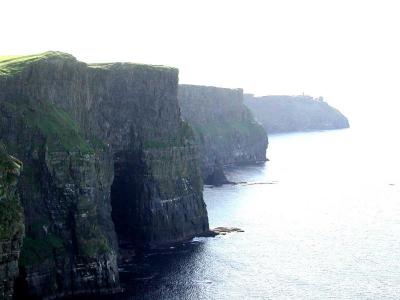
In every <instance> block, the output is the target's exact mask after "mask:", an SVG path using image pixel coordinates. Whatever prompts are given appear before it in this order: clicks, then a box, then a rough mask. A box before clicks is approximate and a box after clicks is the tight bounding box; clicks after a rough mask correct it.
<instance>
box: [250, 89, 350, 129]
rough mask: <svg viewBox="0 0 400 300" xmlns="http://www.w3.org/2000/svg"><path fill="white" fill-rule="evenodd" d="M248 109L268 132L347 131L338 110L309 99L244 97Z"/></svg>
mask: <svg viewBox="0 0 400 300" xmlns="http://www.w3.org/2000/svg"><path fill="white" fill-rule="evenodd" d="M244 98H245V101H244V103H245V104H246V106H247V107H249V109H250V110H251V111H252V112H253V114H254V115H255V117H256V118H257V120H258V121H259V122H260V123H261V124H262V125H263V126H264V128H265V129H266V130H267V132H268V133H269V134H270V133H281V132H293V131H313V130H329V129H341V128H348V127H349V122H348V120H347V118H346V117H345V116H344V115H343V114H342V113H341V112H340V111H338V110H337V109H335V108H333V107H332V106H330V105H329V104H328V103H326V102H324V101H323V98H322V97H320V98H312V97H310V96H263V97H254V96H253V95H251V94H245V97H244Z"/></svg>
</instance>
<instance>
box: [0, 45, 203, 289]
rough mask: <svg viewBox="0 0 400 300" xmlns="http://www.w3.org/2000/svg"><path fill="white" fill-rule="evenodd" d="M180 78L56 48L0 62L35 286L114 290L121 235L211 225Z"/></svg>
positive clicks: (150, 235) (148, 241)
mask: <svg viewBox="0 0 400 300" xmlns="http://www.w3.org/2000/svg"><path fill="white" fill-rule="evenodd" d="M177 87H178V72H177V70H176V69H173V68H166V67H160V66H146V65H137V64H128V63H125V64H121V63H116V64H96V65H87V64H85V63H82V62H78V61H77V60H76V59H75V58H74V57H72V56H70V55H68V54H63V53H57V52H49V53H45V54H42V55H38V56H31V57H23V58H17V59H13V60H11V61H6V62H3V63H2V62H0V110H1V111H0V113H1V114H0V116H1V123H0V137H1V140H2V141H3V142H4V143H5V144H6V145H7V146H8V148H9V149H10V152H11V153H12V154H14V155H17V156H18V157H19V158H20V159H21V160H22V161H23V163H24V171H23V172H22V174H21V180H20V182H19V190H20V195H21V200H22V204H23V207H24V209H25V219H26V228H27V230H26V231H27V236H26V238H25V241H24V247H23V251H22V254H21V259H20V264H21V265H22V266H23V268H24V269H25V270H26V278H20V282H24V280H25V281H26V283H27V285H28V286H29V289H30V292H31V294H34V295H40V296H55V295H58V296H63V295H76V294H86V293H91V294H94V293H110V292H115V291H118V290H119V279H118V271H117V254H118V246H117V242H118V240H119V241H120V243H124V244H125V243H128V244H130V245H131V246H133V247H144V246H146V247H153V246H158V245H160V244H164V243H171V242H176V241H180V240H184V239H188V238H190V237H192V236H194V235H196V234H199V233H202V232H204V231H207V230H208V218H207V211H206V207H205V204H204V201H203V198H202V182H201V177H200V173H199V167H198V162H197V152H196V147H195V145H194V140H193V133H192V131H191V129H190V127H188V126H187V124H185V123H184V122H182V120H181V118H180V112H179V106H178V101H177ZM10 128H12V129H13V130H10ZM111 211H112V215H111ZM113 221H114V222H113ZM115 233H117V235H116V234H115ZM24 273H25V272H23V274H24ZM20 277H21V276H20Z"/></svg>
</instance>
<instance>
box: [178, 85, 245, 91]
mask: <svg viewBox="0 0 400 300" xmlns="http://www.w3.org/2000/svg"><path fill="white" fill-rule="evenodd" d="M179 86H180V87H183V88H195V89H203V90H204V89H207V90H216V91H237V92H243V89H242V88H224V87H216V86H211V85H196V84H179Z"/></svg>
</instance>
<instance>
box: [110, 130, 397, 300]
mask: <svg viewBox="0 0 400 300" xmlns="http://www.w3.org/2000/svg"><path fill="white" fill-rule="evenodd" d="M370 130H371V128H369V129H366V127H360V126H357V125H356V126H354V128H352V129H346V130H336V131H326V132H313V133H293V134H281V135H273V136H270V146H269V149H268V152H267V153H268V154H267V156H268V158H269V159H270V161H269V162H267V163H265V164H259V165H253V166H241V167H236V168H231V169H229V170H228V172H227V174H228V176H229V178H230V179H231V180H233V181H238V182H243V181H245V182H247V184H238V185H225V186H222V187H206V188H205V191H204V192H205V193H204V196H205V200H206V203H207V206H208V211H209V218H210V226H211V227H216V226H236V227H240V228H242V229H244V230H245V232H244V233H232V234H228V235H226V236H220V237H216V238H201V239H195V240H194V241H193V242H191V243H188V244H186V245H183V246H181V247H177V248H174V249H168V250H164V251H159V252H155V253H152V254H149V255H146V256H144V257H143V258H141V259H140V260H141V262H142V263H144V265H143V267H142V268H140V269H139V270H137V269H136V268H134V271H133V273H131V271H132V270H131V269H130V268H129V267H127V269H126V270H125V271H126V272H125V273H122V278H123V280H124V281H125V283H126V288H127V292H126V294H124V295H118V296H114V297H113V299H124V300H125V299H165V300H166V299H398V295H399V294H400V243H399V232H400V180H399V179H400V178H399V176H398V170H399V169H400V157H399V155H398V153H400V152H399V150H400V149H399V147H398V145H397V144H396V143H394V142H393V141H392V139H393V138H394V135H393V134H388V133H387V132H384V131H382V132H381V133H382V134H374V135H372V134H371V131H370Z"/></svg>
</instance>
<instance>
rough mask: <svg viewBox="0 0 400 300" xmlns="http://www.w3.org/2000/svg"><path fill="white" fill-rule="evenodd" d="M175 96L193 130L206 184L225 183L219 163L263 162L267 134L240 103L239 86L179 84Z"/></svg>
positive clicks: (241, 101) (241, 97) (240, 93)
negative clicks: (231, 87)
mask: <svg viewBox="0 0 400 300" xmlns="http://www.w3.org/2000/svg"><path fill="white" fill-rule="evenodd" d="M178 99H179V104H180V107H181V111H182V116H183V118H184V119H185V120H187V121H188V122H189V124H190V126H192V128H193V129H194V131H195V136H196V141H197V143H198V145H199V151H200V158H201V161H202V172H203V178H204V179H205V182H206V183H208V184H221V183H225V182H224V181H225V179H226V178H224V175H223V173H222V174H221V172H222V167H221V166H226V165H230V164H235V163H251V162H258V161H265V159H266V158H265V155H266V154H265V151H266V148H267V146H268V138H267V134H266V132H265V130H264V129H263V128H262V126H261V125H260V124H259V123H257V122H256V121H255V120H254V117H253V115H252V113H251V112H250V111H249V110H248V109H247V108H246V107H245V106H244V104H243V91H242V90H241V89H225V88H217V87H206V86H195V85H180V86H179V93H178Z"/></svg>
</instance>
